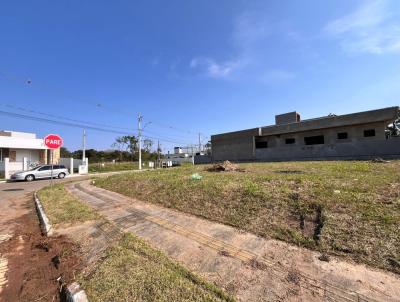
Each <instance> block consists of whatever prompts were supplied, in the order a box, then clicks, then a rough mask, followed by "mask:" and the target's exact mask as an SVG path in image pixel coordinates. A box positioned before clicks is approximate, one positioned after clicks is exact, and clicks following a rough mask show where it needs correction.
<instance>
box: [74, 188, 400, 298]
mask: <svg viewBox="0 0 400 302" xmlns="http://www.w3.org/2000/svg"><path fill="white" fill-rule="evenodd" d="M67 189H68V190H69V191H70V192H71V193H72V194H74V195H75V196H77V197H78V198H80V199H81V200H83V201H85V202H87V203H88V204H89V205H91V206H92V207H93V208H95V209H96V210H98V211H99V212H100V213H101V214H103V215H104V216H105V217H107V218H108V219H109V220H110V221H112V222H113V223H114V224H115V225H116V226H118V227H119V228H120V229H122V230H123V231H125V232H132V233H134V234H136V235H137V236H139V237H142V238H144V239H145V240H147V241H148V242H150V243H151V244H152V245H153V246H155V247H157V248H159V249H161V250H162V251H164V252H165V253H166V254H168V255H169V256H170V257H172V258H174V259H175V260H177V261H178V262H181V263H184V264H185V265H186V266H187V267H189V268H190V269H191V270H193V271H196V272H198V273H200V274H201V275H203V276H205V277H207V278H208V279H209V280H211V281H214V282H215V283H217V284H218V285H219V286H221V287H223V288H225V289H227V290H228V291H230V292H231V293H233V294H235V296H236V297H238V298H239V300H242V301H271V300H285V301H291V300H292V301H299V300H302V301H322V300H324V301H325V300H331V299H333V300H334V301H372V300H369V299H368V298H375V299H376V300H377V301H395V300H396V299H397V297H399V296H400V278H397V277H395V276H394V275H393V274H389V273H384V272H380V271H375V270H372V269H370V268H367V267H365V266H361V265H354V264H351V263H347V262H344V261H338V260H336V259H333V260H331V261H330V262H329V263H328V262H322V261H320V260H319V259H318V256H319V253H316V252H313V251H310V250H307V249H302V248H298V247H294V246H291V245H289V244H286V243H283V242H280V241H276V240H267V239H264V238H260V237H257V236H255V235H253V234H250V233H246V232H241V231H238V230H236V229H234V228H231V227H229V226H226V225H222V224H218V223H214V222H211V221H208V220H204V219H200V218H198V217H194V216H191V215H187V214H184V213H181V212H178V211H175V210H171V209H166V208H163V207H160V206H157V205H154V204H149V203H143V202H140V201H138V200H135V199H130V198H127V197H125V196H122V195H120V194H117V193H114V192H110V191H107V190H103V189H101V188H97V187H94V186H92V185H90V184H89V181H83V182H77V183H71V184H68V185H67ZM377 280H379V281H380V282H377Z"/></svg>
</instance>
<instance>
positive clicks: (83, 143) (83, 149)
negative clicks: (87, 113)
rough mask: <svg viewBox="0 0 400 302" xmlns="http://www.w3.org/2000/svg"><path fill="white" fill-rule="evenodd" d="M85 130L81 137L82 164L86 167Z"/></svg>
mask: <svg viewBox="0 0 400 302" xmlns="http://www.w3.org/2000/svg"><path fill="white" fill-rule="evenodd" d="M85 149H86V130H85V129H83V135H82V162H84V163H85V165H86V150H85Z"/></svg>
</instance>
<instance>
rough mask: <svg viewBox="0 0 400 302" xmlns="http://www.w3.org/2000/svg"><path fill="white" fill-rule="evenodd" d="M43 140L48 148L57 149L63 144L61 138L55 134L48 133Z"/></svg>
mask: <svg viewBox="0 0 400 302" xmlns="http://www.w3.org/2000/svg"><path fill="white" fill-rule="evenodd" d="M43 140H44V144H45V145H46V146H47V147H48V148H49V149H58V148H60V147H62V145H63V139H62V138H61V136H59V135H57V134H49V135H47V136H46V137H45V138H44V139H43Z"/></svg>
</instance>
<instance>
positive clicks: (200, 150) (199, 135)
mask: <svg viewBox="0 0 400 302" xmlns="http://www.w3.org/2000/svg"><path fill="white" fill-rule="evenodd" d="M200 152H201V133H199V153H200Z"/></svg>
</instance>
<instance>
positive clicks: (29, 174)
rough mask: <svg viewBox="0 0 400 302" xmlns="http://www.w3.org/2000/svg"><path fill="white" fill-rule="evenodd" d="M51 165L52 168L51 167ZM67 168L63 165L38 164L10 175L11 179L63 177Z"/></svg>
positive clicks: (66, 173) (27, 179)
mask: <svg viewBox="0 0 400 302" xmlns="http://www.w3.org/2000/svg"><path fill="white" fill-rule="evenodd" d="M52 166H53V169H52ZM68 174H69V173H68V169H67V168H65V166H63V165H40V166H37V167H35V168H33V169H30V170H28V171H21V172H17V173H14V174H13V175H11V180H26V181H32V180H35V179H43V178H51V176H52V175H53V178H60V179H62V178H64V177H65V176H67V175H68Z"/></svg>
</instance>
